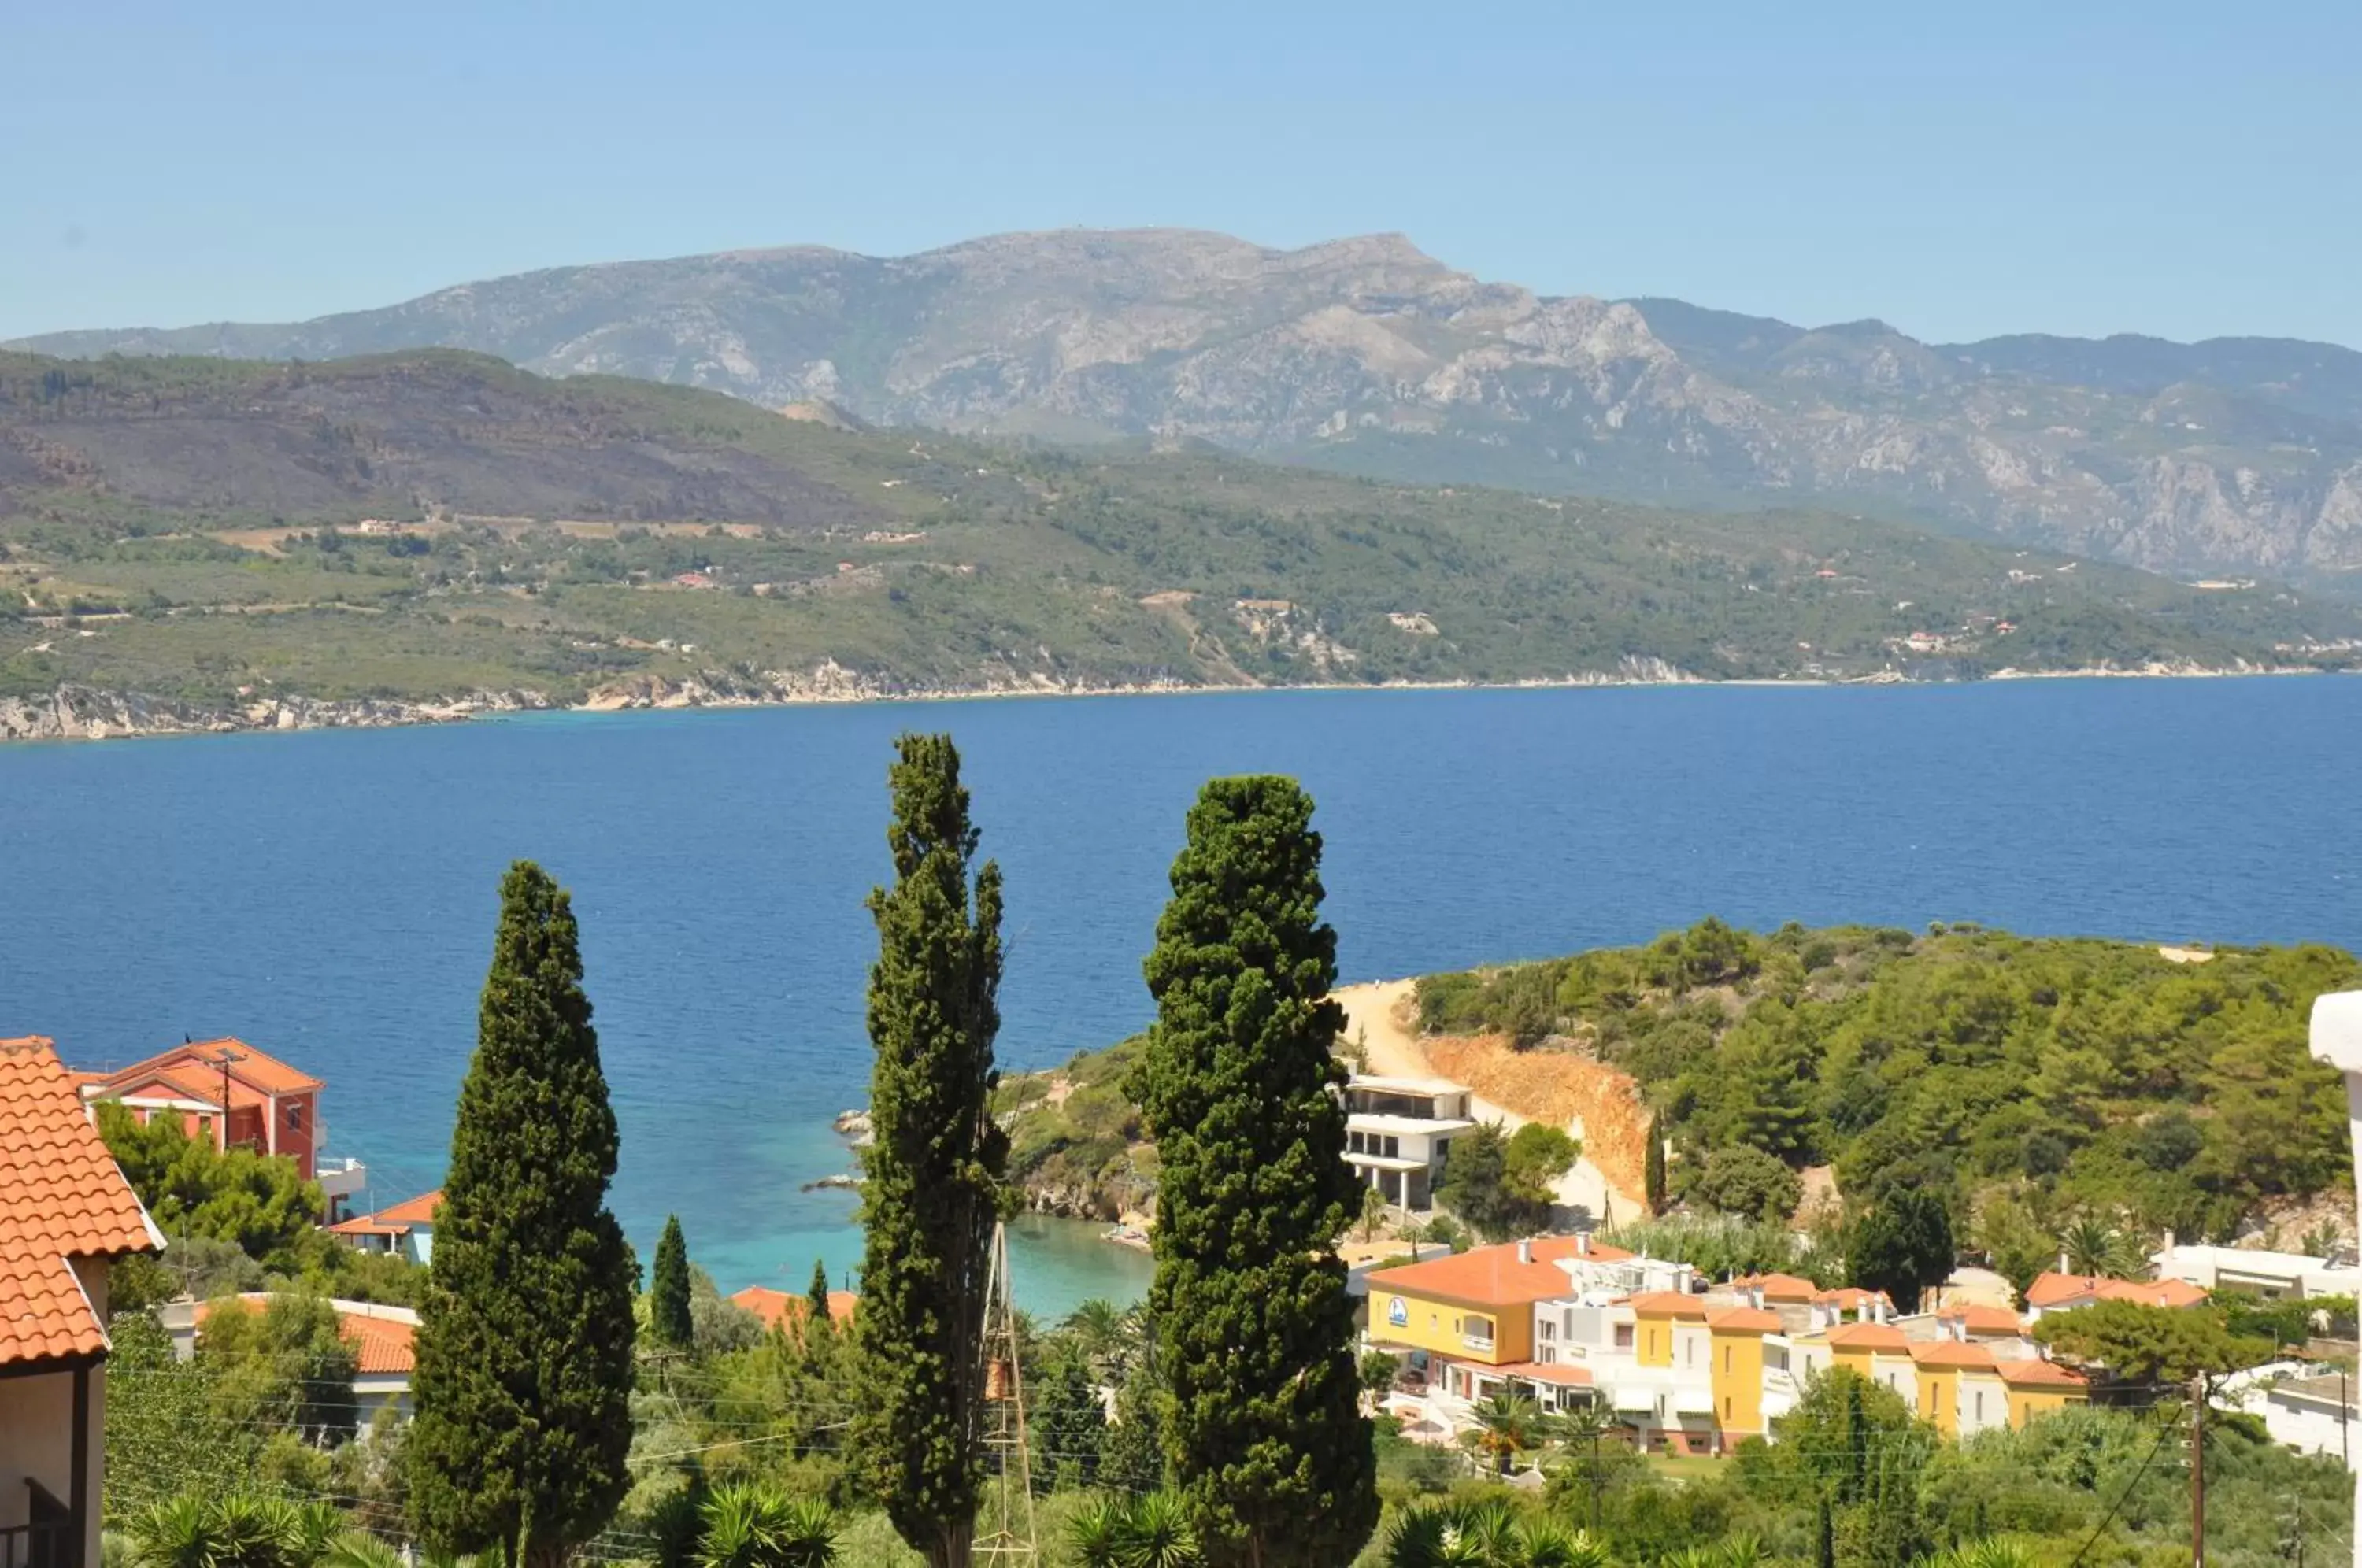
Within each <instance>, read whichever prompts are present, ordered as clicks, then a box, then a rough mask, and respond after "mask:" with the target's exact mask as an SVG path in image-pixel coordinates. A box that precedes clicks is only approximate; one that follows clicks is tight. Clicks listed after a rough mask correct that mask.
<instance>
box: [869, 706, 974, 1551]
mask: <svg viewBox="0 0 2362 1568" xmlns="http://www.w3.org/2000/svg"><path fill="white" fill-rule="evenodd" d="M896 751H897V754H898V759H897V760H896V762H895V763H894V765H893V767H891V768H890V769H889V773H888V778H889V785H890V787H891V790H892V795H893V802H894V804H893V812H894V814H893V822H892V823H891V825H890V826H889V828H888V829H887V834H886V839H887V845H888V847H889V849H890V850H891V851H892V854H893V861H894V878H895V880H894V885H893V887H892V888H890V889H887V888H880V889H877V890H876V891H875V892H873V893H871V894H870V896H869V911H870V913H871V915H872V916H873V917H874V918H875V919H876V921H877V964H876V965H875V966H873V967H872V968H871V969H870V971H869V1039H870V1043H871V1044H872V1045H874V1046H875V1047H876V1049H877V1064H876V1066H874V1068H873V1069H872V1071H871V1075H870V1088H869V1113H870V1120H871V1122H872V1125H873V1127H874V1129H875V1141H874V1142H873V1143H871V1145H870V1147H869V1149H868V1151H867V1153H866V1156H865V1161H866V1169H867V1173H868V1180H867V1181H866V1182H865V1183H864V1184H863V1187H862V1197H861V1213H862V1220H863V1223H864V1225H865V1227H866V1231H867V1241H866V1251H865V1252H864V1253H863V1260H862V1266H861V1310H860V1311H859V1312H857V1313H856V1314H855V1316H854V1331H855V1335H856V1336H857V1340H858V1343H859V1344H860V1347H861V1353H862V1360H863V1362H864V1363H865V1364H866V1367H867V1368H868V1375H869V1378H870V1387H869V1390H868V1396H869V1397H867V1399H866V1401H865V1405H864V1408H863V1411H862V1414H861V1418H860V1422H859V1425H858V1426H857V1428H856V1430H855V1436H856V1440H857V1442H858V1446H859V1452H860V1454H861V1458H862V1463H863V1468H864V1471H865V1474H866V1478H867V1480H868V1483H869V1485H870V1488H871V1490H872V1491H873V1492H874V1493H875V1494H876V1495H877V1499H878V1501H879V1502H880V1503H881V1504H882V1505H883V1506H884V1507H885V1509H886V1514H887V1517H888V1518H889V1519H891V1520H892V1521H893V1525H894V1529H895V1531H896V1533H898V1534H900V1536H901V1538H902V1539H903V1540H905V1541H906V1542H908V1543H909V1544H910V1546H911V1549H912V1550H914V1551H918V1552H920V1553H922V1555H924V1556H925V1558H926V1559H927V1561H928V1562H929V1563H930V1564H931V1568H957V1565H963V1564H965V1563H966V1562H967V1561H968V1549H969V1544H970V1542H971V1540H973V1538H974V1535H975V1521H976V1509H977V1499H978V1496H979V1492H980V1488H981V1485H982V1481H983V1469H982V1464H981V1446H982V1437H983V1415H984V1362H983V1343H982V1340H983V1319H984V1298H985V1265H986V1253H987V1249H988V1245H989V1243H990V1241H991V1237H992V1227H993V1222H994V1220H996V1219H997V1218H998V1217H999V1212H1000V1209H1001V1206H1002V1204H1003V1203H1004V1201H1005V1200H1006V1193H1007V1188H1006V1186H1005V1184H1004V1183H1003V1181H1002V1179H1001V1174H1002V1172H1003V1170H1004V1169H1005V1168H1006V1166H1007V1165H1008V1162H1009V1140H1008V1137H1007V1135H1006V1134H1004V1133H1003V1132H1001V1131H1000V1129H999V1125H998V1124H997V1123H995V1122H994V1121H993V1119H992V1115H991V1110H990V1106H989V1099H990V1097H991V1092H992V1087H993V1084H994V1081H995V1075H994V1072H993V1066H992V1042H993V1035H994V1034H995V1032H997V1031H998V1030H999V1026H1000V1014H999V1005H998V1001H997V996H998V993H999V986H1000V900H1001V893H1000V868H999V867H998V866H996V865H994V864H992V863H991V862H989V861H987V862H986V863H985V865H984V866H983V867H982V868H981V869H980V870H979V871H977V873H976V875H975V882H974V888H973V902H972V903H971V889H970V884H969V869H968V867H969V862H970V860H971V859H972V858H973V856H975V854H976V847H977V832H976V829H975V828H974V827H972V826H971V825H970V824H969V822H968V797H967V791H966V790H965V789H963V788H962V787H961V785H960V781H959V753H958V752H957V751H956V750H955V749H954V747H953V745H952V741H951V737H950V736H949V735H916V734H906V735H904V736H902V737H901V738H900V740H899V741H898V742H896Z"/></svg>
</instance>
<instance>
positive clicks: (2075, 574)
mask: <svg viewBox="0 0 2362 1568" xmlns="http://www.w3.org/2000/svg"><path fill="white" fill-rule="evenodd" d="M804 412H806V413H811V414H822V415H823V416H824V415H825V414H826V411H825V410H807V411H804ZM843 423H844V422H842V421H838V422H835V423H831V422H830V421H829V420H828V419H827V418H825V417H820V418H788V417H783V416H781V415H778V414H772V413H769V412H767V411H765V410H763V409H759V408H756V407H754V406H752V405H751V404H748V403H744V402H740V401H738V400H736V399H734V398H729V397H724V396H722V395H720V394H717V393H712V392H694V391H690V390H687V389H684V388H677V387H666V386H658V385H654V384H651V383H647V382H640V381H622V380H615V379H607V378H598V377H584V378H578V379H573V380H567V381H550V380H545V379H543V378H540V377H536V376H532V375H528V374H526V373H524V372H523V371H520V370H515V369H513V367H510V366H508V365H505V364H502V363H501V362H500V361H497V360H493V359H485V358H483V357H481V356H477V355H470V354H461V353H455V352H447V351H424V352H415V353H408V354H401V355H391V356H384V357H381V358H376V359H358V360H348V361H340V362H337V363H333V364H327V365H304V364H295V365H283V364H252V363H242V362H238V361H234V360H219V359H127V360H100V361H91V362H70V361H61V360H52V359H37V358H34V357H31V356H24V355H0V624H10V629H9V631H8V632H7V633H6V639H5V641H0V702H5V700H6V699H11V698H16V699H22V700H30V701H48V700H50V699H51V698H53V697H54V695H55V694H56V693H58V692H59V691H60V690H67V691H69V692H72V691H81V692H84V693H88V692H101V693H111V694H114V695H116V696H118V697H128V698H135V699H138V700H139V701H141V702H146V703H177V704H181V705H182V712H181V713H180V714H179V721H185V722H188V723H206V722H212V721H219V722H225V723H246V722H261V723H301V722H310V719H309V717H308V715H307V712H306V711H305V710H304V709H303V707H302V706H301V704H302V703H303V702H304V701H315V702H316V701H342V702H366V701H386V702H410V703H427V702H436V701H453V700H455V699H470V700H474V699H480V698H482V697H483V696H484V694H491V698H493V699H496V700H497V701H496V703H495V705H508V704H513V703H516V702H524V703H534V704H538V703H553V704H567V703H575V702H580V701H588V700H593V699H596V700H599V701H611V702H617V703H623V702H642V701H728V700H754V701H761V700H778V699H781V698H792V697H800V696H847V695H892V694H897V693H905V692H939V691H947V690H1087V689H1108V688H1124V687H1193V686H1222V685H1233V686H1235V685H1278V684H1302V683H1318V682H1326V683H1343V684H1364V683H1377V682H1385V681H1460V680H1476V681H1523V680H1563V679H1633V678H1641V679H1672V678H1677V677H1689V678H1697V679H1786V678H1808V679H1973V678H1976V677H1979V676H1984V675H1992V674H1996V673H2000V672H2003V671H2005V670H2017V671H2040V670H2057V669H2062V668H2090V667H2095V666H2107V667H2112V668H2133V669H2140V668H2188V667H2193V666H2195V667H2204V668H2256V667H2272V668H2342V667H2344V666H2345V665H2348V664H2351V663H2354V662H2356V660H2357V659H2362V609H2357V608H2356V607H2354V606H2352V605H2347V604H2342V603H2338V602H2326V601H2324V602H2314V601H2312V599H2310V598H2307V597H2301V596H2299V595H2296V594H2294V593H2292V592H2290V591H2285V590H2282V589H2279V588H2276V587H2273V586H2272V585H2269V584H2264V585H2260V586H2254V587H2247V588H2225V589H2216V590H2200V589H2193V588H2190V587H2186V586H2183V585H2181V584H2178V583H2174V582H2170V581H2168V580H2164V579H2162V578H2158V577H2154V576H2149V575H2147V574H2144V573H2141V572H2137V571H2133V570H2130V569H2125V568H2121V567H2108V566H2103V565H2100V564H2098V563H2093V562H2080V563H2079V562H2074V561H2070V560H2068V559H2067V558H2060V557H2049V556H2044V555H2041V554H2038V553H2031V552H2024V551H2013V550H2008V549H2004V548H2001V547H1990V546H1983V545H1977V544H1971V543H1967V542H1964V541H1962V540H1959V539H1955V538H1949V537H1944V536H1935V535H1930V534H1927V533H1925V532H1921V531H1917V530H1915V529H1912V528H1908V527H1901V526H1895V525H1887V524H1882V523H1877V522H1872V521H1865V520H1862V519H1860V518H1849V517H1842V516H1836V515H1831V514H1827V513H1790V512H1781V513H1760V514H1754V515H1734V514H1729V513H1682V512H1674V511H1666V510H1660V509H1656V508H1650V507H1645V506H1635V505H1620V504H1610V503H1605V502H1586V501H1573V500H1566V501H1558V500H1546V499H1541V498H1537V497H1532V496H1520V495H1514V494H1509V493H1506V492H1500V491H1472V490H1454V489H1449V488H1446V489H1433V488H1422V487H1416V486H1406V485H1396V484H1385V483H1379V482H1374V481H1365V480H1352V479H1345V478H1340V477H1337V476H1335V475H1330V474H1322V473H1315V472H1310V471H1308V470H1305V469H1288V468H1277V467H1270V466H1265V465H1262V464H1257V463H1254V462H1251V461H1249V460H1247V459H1244V458H1238V457H1234V456H1227V455H1221V454H1218V453H1213V452H1210V451H1207V450H1203V449H1197V450H1186V451H1162V452H1152V451H1149V450H1146V449H1145V448H1123V449H1116V448H1099V449H1096V450H1093V451H1090V452H1087V453H1073V452H1061V451H1057V450H1053V449H1046V448H1042V447H1033V446H1028V445H999V444H990V443H985V442H979V441H976V440H971V439H962V438H958V437H952V436H935V435H932V434H926V433H918V434H914V433H912V432H911V431H907V430H905V431H899V432H894V433H891V434H887V433H880V432H870V431H865V430H861V429H857V428H850V427H839V426H840V425H843ZM257 714H259V715H260V717H259V719H257V718H256V717H255V715H257ZM176 722H178V721H176ZM7 729H8V725H7V724H6V723H0V733H6V730H7Z"/></svg>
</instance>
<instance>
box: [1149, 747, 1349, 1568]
mask: <svg viewBox="0 0 2362 1568" xmlns="http://www.w3.org/2000/svg"><path fill="white" fill-rule="evenodd" d="M1311 823H1312V801H1311V798H1310V797H1309V796H1308V795H1307V794H1305V792H1304V791H1303V790H1301V789H1300V788H1298V787H1297V784H1296V782H1295V781H1294V780H1293V779H1289V778H1217V779H1214V780H1213V781H1211V782H1210V783H1209V784H1208V785H1207V786H1206V787H1205V789H1204V790H1202V791H1200V793H1199V794H1198V803H1197V804H1196V805H1195V806H1193V807H1192V808H1191V809H1190V812H1189V820H1188V843H1187V846H1186V847H1184V848H1183V850H1182V851H1181V855H1180V857H1179V858H1178V859H1176V860H1175V862H1174V863H1173V899H1172V901H1171V902H1170V903H1168V904H1166V905H1165V907H1164V916H1163V918H1161V919H1160V920H1159V921H1158V922H1157V925H1156V947H1155V950H1154V951H1153V952H1152V953H1151V954H1150V955H1149V956H1148V961H1147V965H1146V969H1147V976H1148V988H1149V990H1150V992H1151V993H1152V994H1153V996H1154V997H1155V998H1156V1004H1157V1019H1156V1024H1155V1027H1154V1028H1153V1030H1152V1031H1151V1032H1150V1034H1149V1042H1148V1048H1147V1052H1146V1055H1145V1057H1144V1059H1143V1061H1142V1066H1141V1068H1140V1070H1139V1072H1138V1075H1137V1077H1136V1079H1135V1081H1134V1083H1133V1085H1132V1088H1133V1090H1134V1095H1135V1098H1136V1099H1138V1101H1139V1103H1140V1106H1141V1109H1142V1113H1143V1115H1144V1117H1145V1119H1146V1121H1147V1123H1148V1126H1149V1129H1150V1132H1152V1134H1153V1136H1154V1138H1155V1140H1156V1148H1157V1158H1158V1165H1159V1170H1160V1175H1159V1177H1158V1182H1157V1218H1156V1230H1155V1242H1154V1244H1155V1252H1156V1276H1155V1283H1154V1284H1153V1286H1152V1287H1151V1289H1150V1292H1149V1301H1150V1303H1151V1307H1152V1310H1153V1314H1154V1317H1155V1321H1156V1326H1157V1334H1158V1340H1159V1343H1158V1347H1157V1349H1158V1360H1159V1362H1160V1364H1161V1365H1162V1367H1163V1369H1164V1375H1165V1377H1166V1379H1167V1380H1168V1383H1169V1386H1170V1389H1171V1393H1170V1396H1169V1397H1168V1399H1167V1401H1166V1420H1165V1423H1164V1442H1165V1453H1166V1456H1167V1458H1168V1459H1169V1460H1170V1461H1171V1463H1172V1476H1173V1482H1174V1485H1175V1487H1176V1488H1177V1489H1178V1490H1179V1491H1180V1492H1181V1494H1182V1495H1183V1496H1184V1497H1185V1499H1186V1500H1187V1505H1188V1507H1189V1509H1190V1512H1191V1513H1192V1515H1193V1516H1194V1518H1195V1520H1196V1523H1197V1526H1198V1536H1199V1540H1201V1541H1202V1542H1203V1544H1204V1548H1205V1551H1206V1555H1207V1560H1208V1562H1209V1563H1211V1564H1213V1568H1233V1565H1244V1568H1297V1565H1303V1568H1315V1565H1319V1568H1326V1565H1328V1564H1331V1563H1337V1562H1347V1561H1349V1560H1350V1559H1352V1556H1353V1555H1354V1553H1355V1552H1357V1551H1360V1550H1361V1548H1362V1546H1363V1542H1365V1541H1366V1540H1368V1539H1369V1535H1370V1531H1371V1530H1372V1529H1373V1528H1374V1527H1375V1525H1376V1523H1377V1518H1378V1496H1377V1491H1376V1461H1375V1458H1374V1454H1373V1452H1372V1449H1371V1440H1370V1424H1369V1422H1368V1420H1367V1419H1364V1418H1363V1416H1362V1414H1361V1411H1360V1408H1359V1401H1360V1392H1361V1391H1360V1387H1359V1385H1358V1382H1357V1379H1356V1376H1355V1369H1354V1364H1353V1358H1352V1353H1351V1349H1350V1347H1351V1343H1352V1334H1353V1307H1352V1300H1351V1298H1350V1297H1347V1296H1346V1294H1345V1266H1344V1264H1342V1263H1341V1262H1340V1261H1339V1260H1338V1257H1337V1253H1336V1250H1335V1245H1334V1243H1335V1241H1336V1238H1337V1236H1338V1235H1339V1234H1340V1233H1341V1231H1343V1230H1344V1229H1345V1227H1346V1225H1347V1224H1348V1223H1350V1222H1351V1221H1352V1218H1353V1216H1354V1213H1355V1212H1356V1210H1357V1209H1358V1207H1359V1204H1358V1199H1359V1198H1360V1196H1361V1194H1360V1190H1359V1187H1358V1184H1357V1183H1356V1182H1355V1180H1354V1178H1353V1173H1352V1169H1351V1167H1349V1166H1348V1165H1346V1164H1345V1161H1344V1153H1345V1110H1344V1105H1343V1102H1342V1101H1341V1099H1339V1097H1338V1096H1337V1095H1336V1094H1335V1093H1334V1092H1333V1086H1334V1085H1335V1084H1336V1083H1338V1082H1339V1081H1340V1079H1341V1077H1342V1071H1341V1068H1340V1067H1339V1066H1337V1065H1336V1062H1335V1059H1334V1057H1333V1055H1331V1047H1332V1045H1333V1044H1334V1043H1335V1041H1336V1038H1337V1033H1338V1031H1339V1030H1340V1029H1341V1027H1342V1026H1343V1023H1344V1012H1343V1010H1342V1009H1341V1008H1340V1007H1339V1006H1338V1005H1337V1004H1336V1002H1334V1001H1333V1000H1331V999H1330V997H1329V992H1330V987H1331V986H1332V985H1333V984H1334V983H1335V981H1336V977H1337V933H1336V932H1335V931H1333V930H1332V929H1330V927H1329V926H1327V925H1325V924H1323V923H1322V922H1321V920H1320V899H1321V887H1320V837H1319V834H1316V833H1314V832H1313V831H1312V826H1311Z"/></svg>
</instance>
